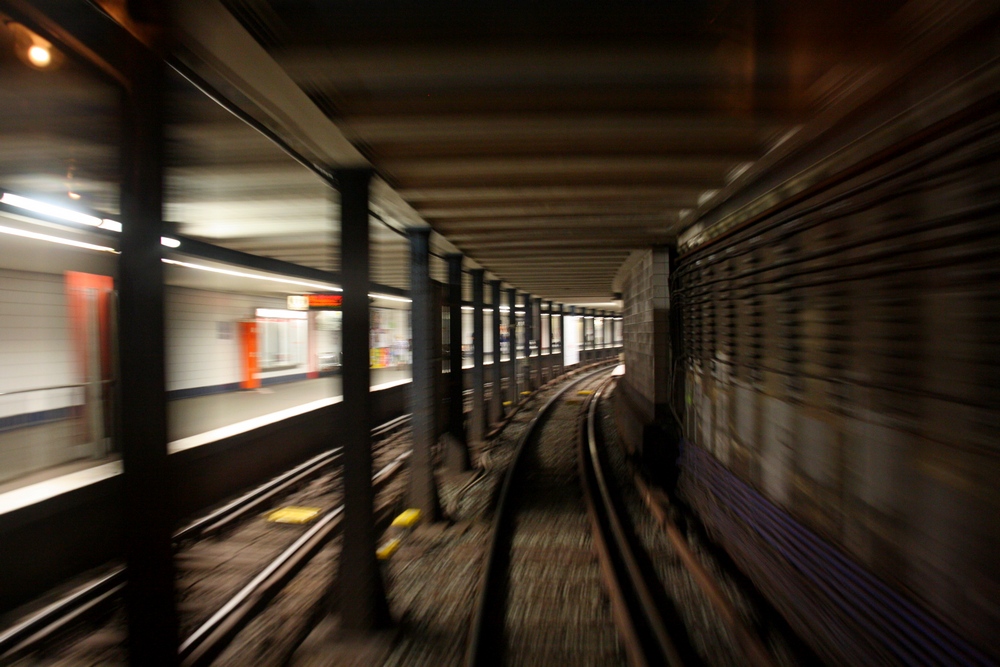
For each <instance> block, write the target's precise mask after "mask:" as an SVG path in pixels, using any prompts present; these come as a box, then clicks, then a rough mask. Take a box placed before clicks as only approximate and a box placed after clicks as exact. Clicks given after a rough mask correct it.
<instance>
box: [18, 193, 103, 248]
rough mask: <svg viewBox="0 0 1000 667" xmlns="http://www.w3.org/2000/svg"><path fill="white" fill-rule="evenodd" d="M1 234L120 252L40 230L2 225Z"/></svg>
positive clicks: (75, 246)
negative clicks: (42, 232)
mask: <svg viewBox="0 0 1000 667" xmlns="http://www.w3.org/2000/svg"><path fill="white" fill-rule="evenodd" d="M5 196H6V195H5ZM0 234H10V235H11V236H23V237H24V238H26V239H35V240H36V241H48V242H49V243H59V244H61V245H68V246H73V247H74V248H83V249H85V250H97V251H98V252H110V253H112V254H114V255H117V254H118V251H117V250H115V249H114V248H109V247H107V246H103V245H94V244H93V243H84V242H83V241H73V240H71V239H64V238H62V237H60V236H50V235H48V234H39V233H38V232H29V231H26V230H24V229H15V228H13V227H0Z"/></svg>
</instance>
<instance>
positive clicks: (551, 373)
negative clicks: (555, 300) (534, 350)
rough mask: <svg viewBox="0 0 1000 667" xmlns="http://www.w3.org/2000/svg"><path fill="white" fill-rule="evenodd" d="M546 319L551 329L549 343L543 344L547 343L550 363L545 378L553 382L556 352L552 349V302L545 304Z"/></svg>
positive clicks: (548, 361)
mask: <svg viewBox="0 0 1000 667" xmlns="http://www.w3.org/2000/svg"><path fill="white" fill-rule="evenodd" d="M545 317H546V321H547V322H548V323H549V326H548V329H549V338H548V340H547V341H542V342H543V343H545V347H546V349H547V350H548V351H549V354H548V359H547V360H546V361H547V363H548V372H547V373H546V374H545V377H546V379H548V380H551V379H552V378H553V377H554V375H555V356H554V352H555V350H553V349H552V324H553V322H552V302H551V301H546V302H545Z"/></svg>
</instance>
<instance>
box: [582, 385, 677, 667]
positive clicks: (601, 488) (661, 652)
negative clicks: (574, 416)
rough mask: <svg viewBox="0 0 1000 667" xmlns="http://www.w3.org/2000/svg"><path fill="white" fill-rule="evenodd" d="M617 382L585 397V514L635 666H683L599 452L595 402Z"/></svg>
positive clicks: (583, 432)
mask: <svg viewBox="0 0 1000 667" xmlns="http://www.w3.org/2000/svg"><path fill="white" fill-rule="evenodd" d="M613 381H614V378H608V379H607V380H605V381H604V382H603V383H602V384H601V386H600V387H599V388H598V389H597V390H596V391H595V392H594V393H593V394H591V395H590V396H588V397H587V400H586V402H585V404H584V407H583V410H582V413H583V416H582V418H581V419H580V437H579V440H578V442H579V457H578V460H579V465H580V478H581V486H582V487H583V491H584V498H585V500H586V504H587V514H588V515H589V516H590V524H591V528H592V532H593V534H594V542H595V544H596V545H597V552H598V556H599V558H600V561H601V570H602V572H603V573H604V580H605V586H606V588H607V590H608V594H609V596H610V597H611V599H612V600H613V603H612V609H613V610H614V611H615V614H614V616H615V620H616V625H618V626H619V630H620V631H621V633H622V636H623V637H624V638H625V640H626V641H625V648H626V653H627V655H628V657H629V662H630V663H631V664H632V665H633V667H648V666H650V665H670V666H671V667H682V665H683V664H684V662H683V660H682V659H681V656H680V654H679V653H678V651H677V648H676V646H675V645H674V641H673V639H671V636H670V631H669V630H668V629H667V624H666V622H665V621H664V619H663V615H662V614H661V613H660V609H659V606H658V605H657V604H656V601H655V600H654V597H653V593H652V591H651V590H650V587H651V583H650V582H647V580H646V575H645V574H644V573H643V571H642V568H641V567H640V565H639V561H638V559H637V557H636V553H635V551H634V550H633V548H632V542H631V541H630V539H629V536H628V535H630V534H633V533H634V530H632V529H631V528H626V524H625V521H623V519H622V517H621V516H620V515H619V512H618V509H617V507H616V506H615V502H614V500H613V499H612V495H611V488H610V486H609V484H608V477H607V475H605V471H604V468H605V462H604V460H603V457H602V456H601V453H600V452H599V451H598V446H597V429H596V426H595V420H596V414H597V406H598V404H599V401H600V399H601V396H602V395H603V392H604V390H605V389H606V388H607V386H608V384H610V383H611V382H613ZM658 583H659V582H657V584H658Z"/></svg>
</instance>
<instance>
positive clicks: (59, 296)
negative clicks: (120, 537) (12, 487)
mask: <svg viewBox="0 0 1000 667" xmlns="http://www.w3.org/2000/svg"><path fill="white" fill-rule="evenodd" d="M82 379H83V378H81V377H80V376H79V370H78V368H77V365H76V359H75V354H74V352H73V339H72V337H71V334H70V325H69V314H68V310H67V305H66V288H65V284H64V280H63V276H62V275H59V274H48V273H33V272H27V271H12V270H8V269H0V392H20V391H22V390H24V389H44V388H48V387H60V386H65V385H70V384H75V383H79V382H81V381H82ZM82 402H83V392H82V390H73V389H48V390H46V391H32V392H30V393H17V394H13V395H9V396H0V417H9V416H12V415H21V414H30V413H37V412H42V411H45V410H54V409H58V408H65V407H68V406H71V405H79V404H81V403H82ZM81 433H82V430H81V422H80V420H77V419H69V420H64V421H60V422H57V423H53V424H47V425H44V426H33V427H30V428H19V429H17V430H14V431H7V432H4V433H0V482H4V481H6V480H9V479H14V478H16V477H19V476H21V475H24V474H26V473H29V472H31V471H34V470H38V469H40V468H45V467H48V466H53V465H58V464H60V463H64V462H66V461H71V460H73V459H76V458H79V457H81V456H87V455H89V454H90V453H91V449H90V448H89V446H88V444H87V443H85V442H83V440H82V439H81Z"/></svg>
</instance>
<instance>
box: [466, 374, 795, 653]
mask: <svg viewBox="0 0 1000 667" xmlns="http://www.w3.org/2000/svg"><path fill="white" fill-rule="evenodd" d="M612 382H613V378H608V377H606V376H605V375H604V374H603V373H600V372H596V373H592V374H589V375H586V376H583V377H581V378H579V379H577V380H575V381H573V382H570V383H567V384H566V385H565V386H564V387H562V388H561V389H560V390H559V391H558V393H556V394H555V395H554V396H552V397H551V398H550V399H549V401H548V403H547V404H546V405H545V407H544V408H542V409H541V410H539V412H538V413H537V415H536V416H535V418H534V419H533V420H532V422H531V423H530V424H529V426H528V427H527V428H526V429H525V431H524V432H523V434H522V436H521V439H520V441H519V443H518V451H517V453H516V454H515V455H514V459H513V462H512V463H511V465H510V467H509V469H508V474H507V478H506V479H505V481H504V487H503V490H502V491H501V495H500V501H499V506H498V508H497V511H496V515H495V517H494V533H493V536H492V543H491V545H490V549H489V552H488V553H489V555H488V563H487V565H486V568H485V572H484V577H483V581H482V584H481V587H480V595H479V599H478V607H477V610H476V614H475V618H474V623H473V627H472V631H471V632H472V634H471V635H470V640H469V643H468V645H467V651H466V655H465V662H466V665H468V666H470V667H472V666H476V667H485V666H491V665H501V664H516V665H527V664H538V665H541V664H590V665H603V664H624V663H628V664H630V665H633V666H643V667H645V666H650V665H670V666H672V667H675V666H680V665H687V666H691V665H704V664H713V665H714V664H719V665H728V664H733V665H754V666H755V667H773V666H774V665H779V664H799V663H800V662H801V661H800V659H801V658H802V657H803V656H802V655H801V654H798V655H796V654H795V652H794V651H793V650H791V649H788V648H787V644H788V642H787V640H786V638H776V637H774V636H773V635H771V636H769V640H768V644H769V646H770V648H771V649H773V648H774V646H776V645H778V646H779V647H780V648H781V649H782V650H781V651H780V652H779V653H780V655H778V656H777V657H776V656H775V655H773V654H772V651H771V650H768V649H767V648H765V647H764V645H763V644H762V642H761V639H760V638H759V637H758V636H757V635H756V631H759V630H760V628H761V627H763V625H762V624H763V621H760V619H759V618H758V619H757V620H758V623H756V624H754V625H752V626H751V625H750V623H748V618H749V619H750V620H751V621H752V620H753V618H752V617H753V616H754V614H755V613H758V611H759V610H754V609H752V605H750V604H747V603H745V599H744V598H741V593H740V592H739V591H737V590H734V589H735V588H738V586H734V583H733V581H732V580H731V579H729V580H725V581H723V580H722V579H720V577H723V576H724V573H723V572H722V571H721V570H720V568H719V567H718V566H717V565H715V564H710V565H705V564H703V562H702V561H703V560H705V559H706V553H705V549H704V548H703V547H692V546H691V545H689V544H688V542H687V540H686V539H685V538H684V536H683V535H682V534H681V531H679V530H678V529H677V527H676V526H675V525H674V524H673V523H672V522H671V521H670V520H669V519H666V518H664V513H663V509H662V504H657V502H654V501H658V502H661V503H662V501H663V499H657V497H656V492H655V490H653V489H652V488H651V487H650V486H649V485H648V484H646V483H645V481H644V480H642V479H641V477H640V476H638V475H633V474H631V473H629V472H627V470H626V466H625V465H624V458H623V457H624V455H625V452H624V451H622V450H618V451H610V450H609V448H608V447H606V446H605V443H604V434H603V428H602V417H601V414H602V413H601V408H600V405H601V400H602V399H603V398H604V396H605V394H606V393H607V392H608V391H609V389H610V388H611V386H612ZM577 395H585V396H586V397H585V398H584V399H583V400H582V401H581V400H579V399H577V398H576V396H577ZM581 403H582V405H580V404H581ZM615 449H617V448H615ZM612 459H614V460H613V461H612ZM643 500H646V503H645V504H644V503H643ZM640 528H641V531H640V530H639V529H640ZM734 599H735V600H736V601H737V602H736V604H734V602H733V600H734Z"/></svg>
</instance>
